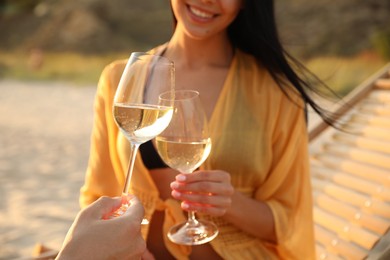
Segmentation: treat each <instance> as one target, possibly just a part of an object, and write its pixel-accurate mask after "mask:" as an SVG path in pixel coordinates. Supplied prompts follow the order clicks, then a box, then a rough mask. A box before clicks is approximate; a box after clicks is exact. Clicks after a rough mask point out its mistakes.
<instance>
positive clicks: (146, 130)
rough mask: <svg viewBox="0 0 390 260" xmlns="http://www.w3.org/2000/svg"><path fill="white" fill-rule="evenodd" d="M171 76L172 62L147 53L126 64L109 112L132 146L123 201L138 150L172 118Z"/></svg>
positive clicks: (140, 53) (134, 56)
mask: <svg viewBox="0 0 390 260" xmlns="http://www.w3.org/2000/svg"><path fill="white" fill-rule="evenodd" d="M174 73H175V69H174V64H173V62H172V61H170V60H168V59H167V58H165V57H162V56H158V55H153V54H149V53H143V52H133V53H132V54H131V55H130V58H129V59H128V61H127V63H126V66H125V69H124V71H123V73H122V76H121V78H120V81H119V84H118V87H117V90H116V92H115V97H114V102H113V108H112V113H113V116H114V120H115V122H116V124H117V125H118V127H119V129H120V131H121V133H122V134H123V135H124V136H125V137H126V138H127V139H128V140H129V142H130V146H131V151H130V161H129V167H128V171H127V175H126V180H125V185H124V188H123V192H122V196H123V197H127V194H129V193H130V181H131V177H132V173H133V168H134V162H135V158H136V155H137V152H138V148H139V146H140V145H141V144H143V143H145V142H147V141H149V140H151V139H153V138H154V137H155V136H156V135H158V134H159V133H161V132H162V131H163V130H164V129H165V128H166V127H167V126H168V124H169V122H170V120H171V118H172V114H173V101H174V94H175V92H174V83H175V82H174ZM162 93H165V102H164V104H160V99H159V96H160V94H162ZM129 206H130V205H129V204H128V203H123V204H122V206H121V208H119V209H118V210H117V211H116V212H114V213H113V214H112V216H114V217H115V216H117V215H120V214H123V213H124V212H126V209H127V208H128V207H129ZM145 223H146V222H145V221H144V224H145Z"/></svg>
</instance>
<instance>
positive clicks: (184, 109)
mask: <svg viewBox="0 0 390 260" xmlns="http://www.w3.org/2000/svg"><path fill="white" fill-rule="evenodd" d="M166 98H167V96H166V94H162V95H161V97H160V99H161V104H165V102H168V100H169V98H168V99H166ZM156 146H157V152H158V154H159V155H160V157H161V158H162V160H163V161H164V162H165V163H166V164H167V165H168V166H169V167H171V168H172V169H175V170H178V171H179V172H181V173H185V174H191V173H192V172H193V171H195V170H196V169H197V168H198V167H199V166H200V165H201V164H202V163H203V162H204V161H205V160H206V159H207V157H208V156H209V154H210V151H211V139H210V136H209V132H208V126H207V117H206V114H205V112H204V109H203V106H202V103H201V101H200V98H199V93H198V92H197V91H193V90H177V91H175V101H174V110H173V115H172V120H171V122H170V123H169V126H168V127H167V128H166V129H165V130H164V131H163V132H162V133H161V134H159V135H158V136H157V137H156ZM217 235H218V228H217V226H216V225H215V224H214V223H212V222H210V221H205V220H198V219H196V216H195V212H193V211H189V212H188V219H187V222H185V223H180V224H177V225H175V226H173V227H172V228H171V229H170V230H169V232H168V238H169V239H170V240H171V241H172V242H174V243H177V244H182V245H200V244H204V243H207V242H209V241H211V240H213V239H214V238H215V237H216V236H217Z"/></svg>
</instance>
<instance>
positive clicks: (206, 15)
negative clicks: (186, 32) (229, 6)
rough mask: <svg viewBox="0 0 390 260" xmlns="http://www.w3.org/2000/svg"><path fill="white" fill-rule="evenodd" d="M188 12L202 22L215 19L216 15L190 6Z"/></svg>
mask: <svg viewBox="0 0 390 260" xmlns="http://www.w3.org/2000/svg"><path fill="white" fill-rule="evenodd" d="M188 10H189V11H190V13H191V14H192V15H194V16H195V17H196V18H199V19H202V20H207V19H211V18H214V17H215V16H216V15H215V14H213V13H210V12H207V11H204V10H200V9H198V8H196V7H194V6H188Z"/></svg>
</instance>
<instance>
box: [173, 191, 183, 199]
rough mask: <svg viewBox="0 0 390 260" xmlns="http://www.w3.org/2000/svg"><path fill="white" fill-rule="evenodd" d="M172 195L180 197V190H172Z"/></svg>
mask: <svg viewBox="0 0 390 260" xmlns="http://www.w3.org/2000/svg"><path fill="white" fill-rule="evenodd" d="M171 194H172V197H174V198H179V197H180V195H181V193H180V192H178V191H175V190H174V191H172V193H171Z"/></svg>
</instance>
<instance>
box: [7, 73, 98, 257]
mask: <svg viewBox="0 0 390 260" xmlns="http://www.w3.org/2000/svg"><path fill="white" fill-rule="evenodd" d="M94 95H95V86H74V85H72V84H68V83H58V82H44V83H36V82H34V83H30V82H17V81H10V80H0V259H7V260H8V259H20V258H25V257H29V256H31V254H32V251H33V248H34V246H35V245H36V244H37V243H39V242H42V243H44V244H45V245H47V246H49V247H52V248H55V249H59V247H60V246H61V244H62V241H63V239H64V236H65V235H66V232H67V230H68V228H69V227H70V225H71V223H72V221H73V219H74V217H75V215H76V214H77V212H78V210H79V204H78V196H79V190H80V187H81V185H82V183H83V179H84V174H85V169H86V165H87V162H88V154H89V143H90V132H91V126H92V120H93V99H94Z"/></svg>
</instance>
